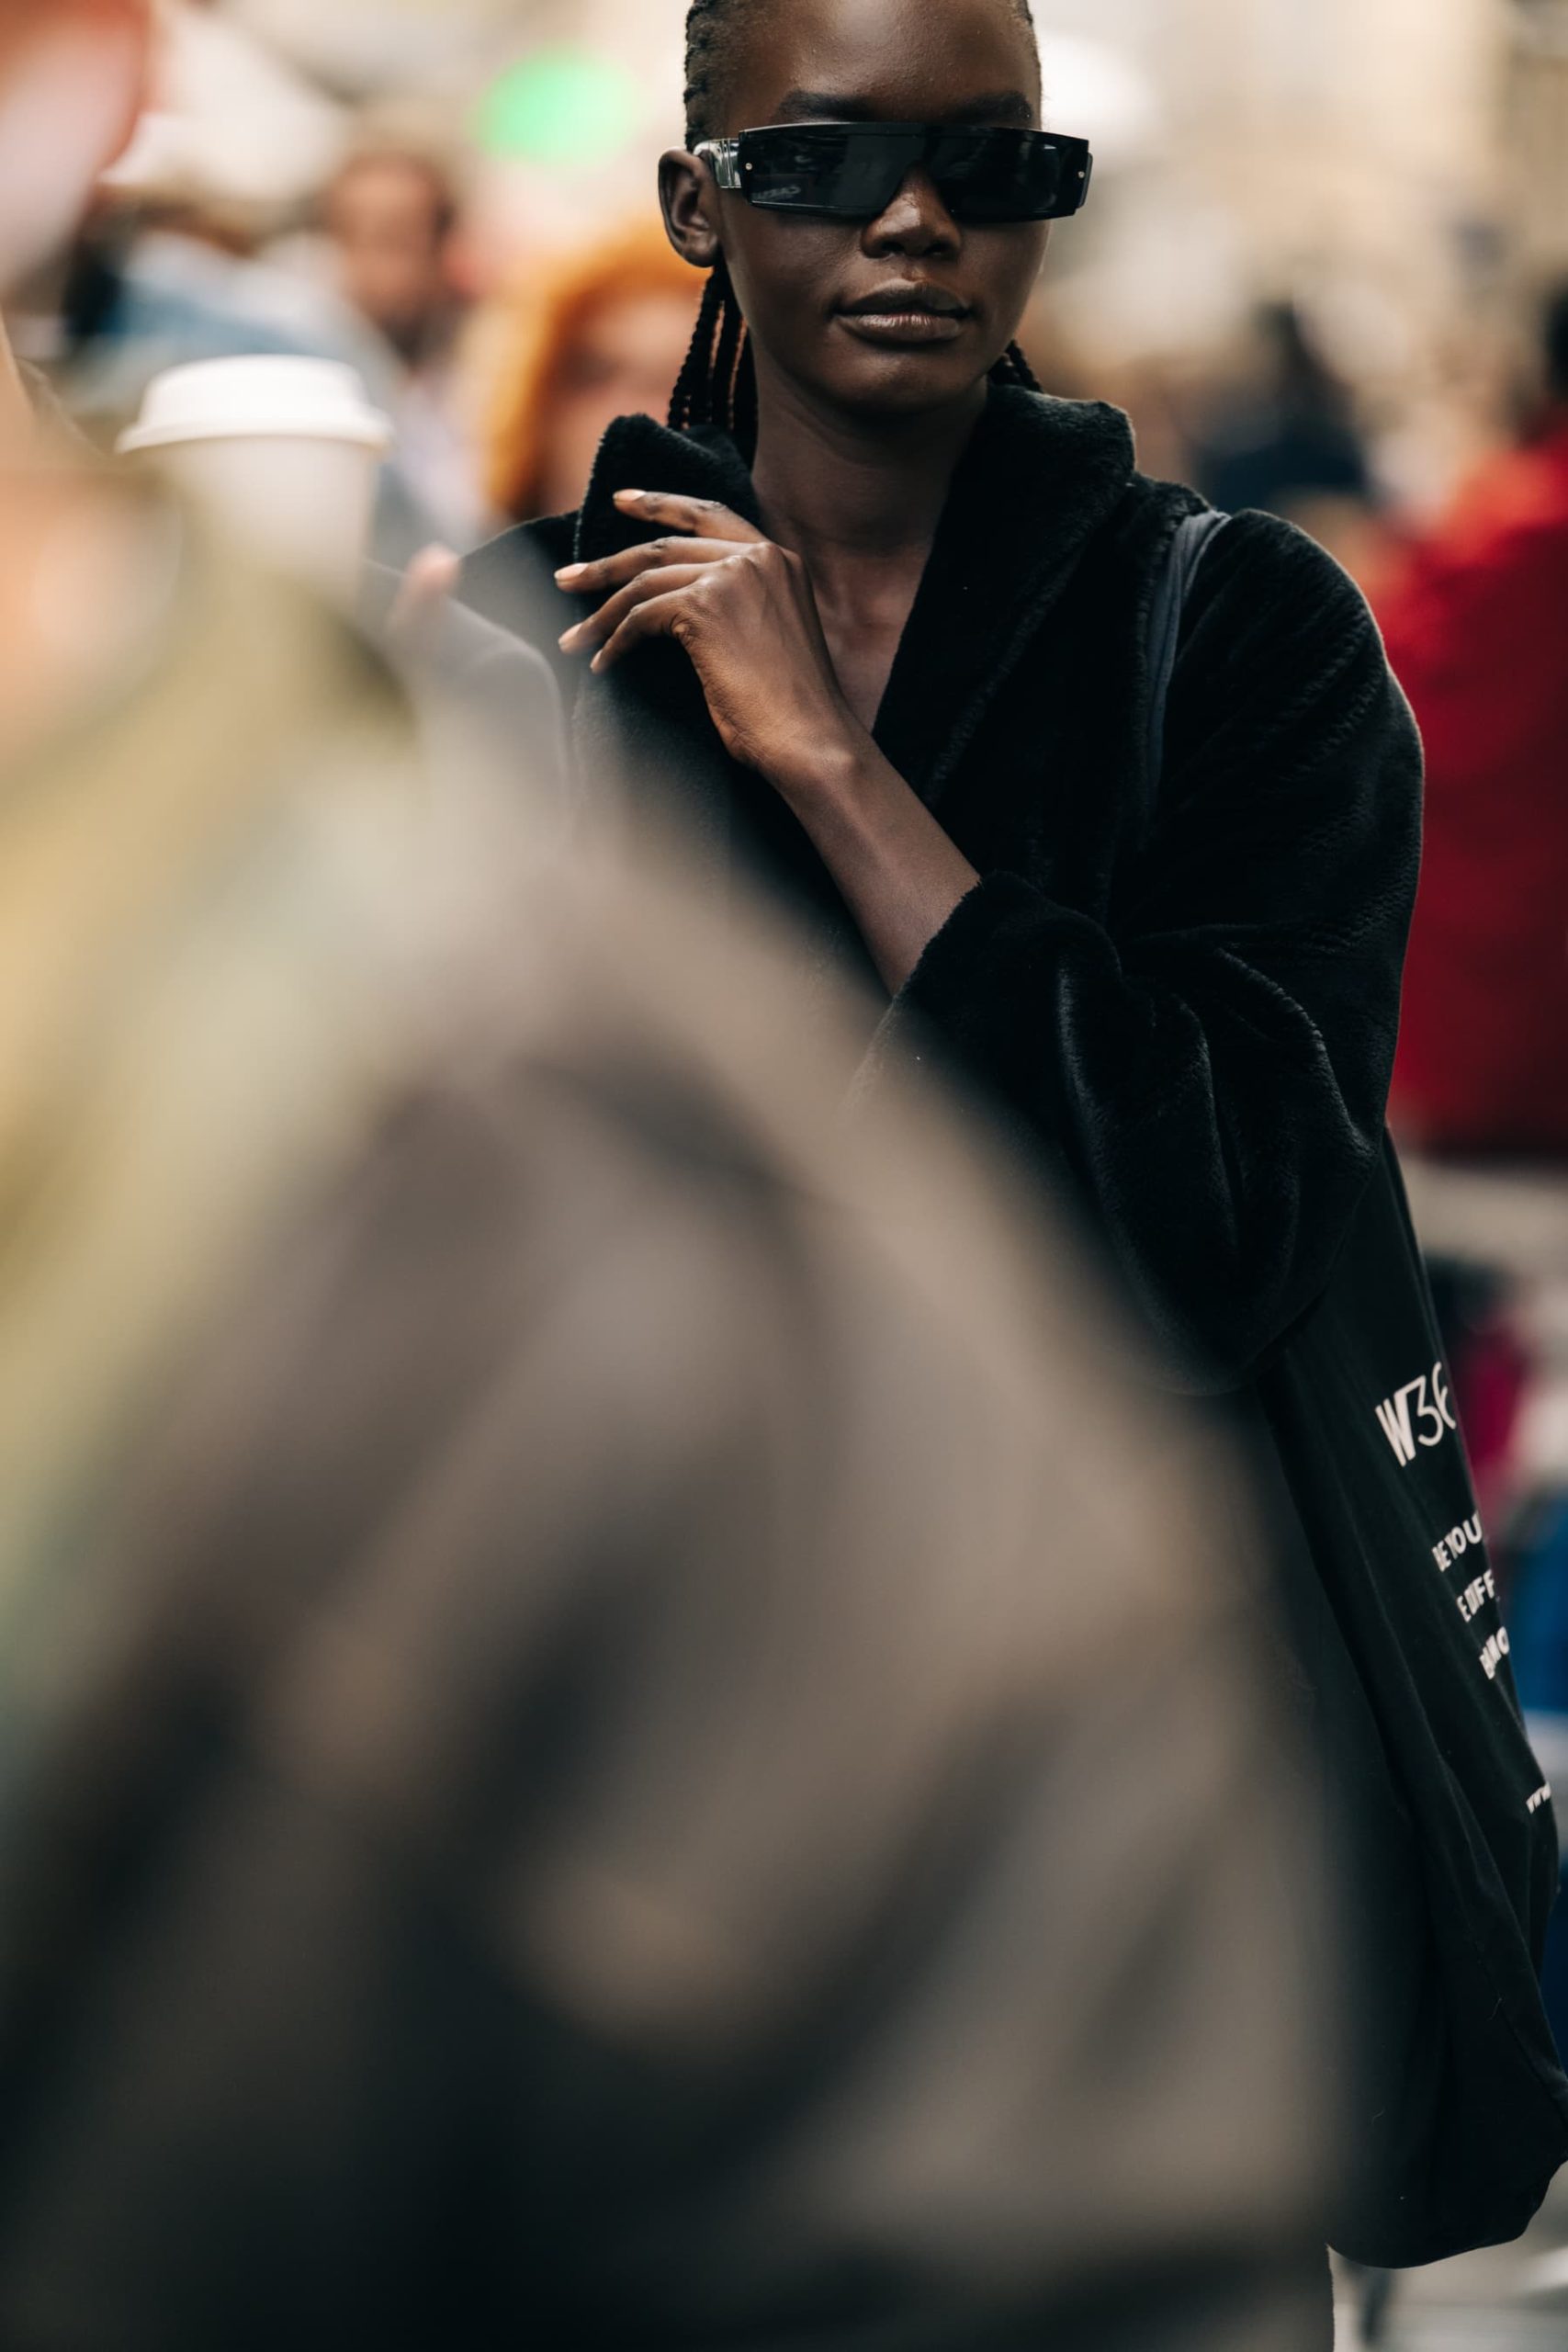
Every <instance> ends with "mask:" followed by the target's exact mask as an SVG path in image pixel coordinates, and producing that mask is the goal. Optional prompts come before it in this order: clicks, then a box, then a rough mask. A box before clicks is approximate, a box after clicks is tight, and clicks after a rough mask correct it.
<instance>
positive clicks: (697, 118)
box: [670, 0, 1041, 457]
mask: <svg viewBox="0 0 1568 2352" xmlns="http://www.w3.org/2000/svg"><path fill="white" fill-rule="evenodd" d="M773 5H776V0H691V6H690V7H689V8H688V10H687V13H686V144H687V146H688V147H695V146H697V145H699V144H700V142H701V141H703V140H705V139H715V138H717V136H718V135H719V126H720V124H721V123H722V121H723V119H724V108H725V101H726V98H727V96H728V88H729V84H730V81H731V79H732V76H733V74H734V70H735V61H736V58H737V56H738V55H739V49H740V44H741V40H742V39H743V37H744V34H745V31H746V28H747V26H748V25H749V24H750V22H751V21H752V19H753V18H755V17H759V16H760V15H761V12H762V10H763V9H764V8H766V7H768V6H773ZM1011 6H1012V7H1013V9H1014V11H1015V13H1016V14H1017V15H1018V16H1019V17H1021V19H1022V21H1023V22H1024V24H1026V25H1027V26H1028V28H1029V31H1030V36H1031V38H1032V37H1033V33H1034V18H1033V16H1032V13H1031V8H1030V0H1011ZM991 381H992V383H994V384H1011V385H1016V386H1018V387H1019V388H1020V389H1021V390H1024V391H1029V392H1037V391H1039V390H1040V389H1041V387H1040V385H1039V383H1038V381H1037V380H1036V379H1035V376H1034V373H1033V371H1032V368H1031V367H1030V365H1029V362H1028V360H1027V359H1026V358H1025V357H1024V356H1023V354H1022V352H1021V350H1020V349H1019V347H1018V345H1017V344H1016V343H1014V344H1010V345H1009V346H1008V348H1007V350H1006V351H1005V352H1004V353H1003V354H1002V356H1001V357H1000V358H999V359H998V362H997V364H996V366H995V367H994V368H992V370H991ZM670 423H671V427H672V429H673V430H674V431H675V432H677V433H690V432H692V431H693V430H694V428H696V427H698V426H701V425H716V426H717V427H718V428H719V429H720V430H721V431H722V432H726V433H728V434H730V435H732V436H733V438H734V439H735V440H736V441H737V442H738V443H739V447H741V449H742V450H743V451H744V452H745V454H746V455H747V456H748V457H750V456H751V455H752V454H753V453H754V452H755V449H756V446H757V369H756V363H755V361H754V359H753V357H752V354H751V337H750V332H749V330H748V328H747V325H746V321H745V318H744V316H743V314H742V312H741V309H740V304H739V301H738V300H737V299H736V293H735V288H734V287H733V285H732V284H731V282H730V277H729V270H728V266H727V265H726V262H725V259H724V256H723V254H720V255H719V257H718V260H717V261H716V264H715V265H714V268H713V270H712V273H711V275H710V276H709V278H708V282H707V284H706V286H705V288H704V289H703V300H702V307H701V309H700V310H699V311H698V312H697V324H696V332H695V333H694V335H693V337H692V345H691V349H690V350H689V351H688V352H687V354H686V359H685V365H684V366H683V367H682V370H681V373H680V375H679V377H678V378H677V379H676V382H675V390H674V395H673V397H672V398H671V402H670Z"/></svg>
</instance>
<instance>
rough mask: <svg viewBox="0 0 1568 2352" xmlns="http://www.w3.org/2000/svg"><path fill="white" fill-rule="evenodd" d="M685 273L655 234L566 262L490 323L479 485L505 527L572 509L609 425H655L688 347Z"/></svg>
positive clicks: (638, 233) (689, 292) (690, 304)
mask: <svg viewBox="0 0 1568 2352" xmlns="http://www.w3.org/2000/svg"><path fill="white" fill-rule="evenodd" d="M695 313H696V304H695V301H694V295H693V288H692V273H691V271H690V269H689V268H688V267H687V266H686V264H685V263H684V262H682V260H680V259H679V257H678V256H677V255H676V254H673V253H672V252H671V249H670V241H669V239H668V238H667V237H666V236H665V234H664V232H663V230H662V228H660V227H658V226H652V227H647V228H643V227H637V228H632V229H627V230H626V231H624V232H622V233H621V234H619V235H618V236H615V237H613V238H610V239H607V240H606V241H605V242H604V243H601V244H597V245H593V246H591V247H589V248H588V250H587V251H585V252H583V253H580V254H571V255H570V256H569V257H568V258H567V259H566V260H564V261H563V262H562V263H561V264H560V265H559V266H558V268H557V269H556V271H555V273H554V275H553V276H551V277H548V278H547V280H546V282H545V284H544V286H543V287H542V288H541V287H539V286H537V285H536V284H533V283H528V284H526V285H524V284H520V285H519V286H518V287H517V288H516V289H515V291H514V293H513V296H512V297H511V298H510V300H508V301H507V303H506V304H505V305H504V306H503V310H502V315H501V316H500V317H498V319H497V320H496V322H495V327H496V335H495V352H494V377H495V385H496V390H495V392H494V395H493V397H492V400H491V416H490V427H489V455H488V463H487V472H488V487H489V492H490V498H491V504H492V506H493V507H494V508H495V510H496V512H497V513H498V514H500V515H508V516H510V517H511V519H512V520H513V522H517V523H527V522H532V521H533V520H534V519H535V517H536V516H537V515H564V514H566V513H567V512H568V511H569V510H570V509H571V508H573V507H575V506H577V505H579V504H580V503H581V498H582V494H583V492H584V491H585V490H586V489H587V487H588V477H589V474H590V473H591V471H592V465H593V459H594V458H595V456H596V455H597V453H598V448H599V444H600V442H601V441H602V440H603V439H604V433H605V431H606V428H607V427H608V426H609V425H610V424H612V423H613V422H614V420H615V418H616V417H617V416H627V415H647V416H659V417H661V416H663V415H664V413H665V412H666V410H667V409H668V408H669V406H670V396H671V391H672V390H674V385H675V379H676V378H677V376H678V375H679V374H680V372H681V368H682V363H683V361H684V359H685V356H686V353H687V350H688V348H689V347H690V345H691V340H692V328H693V324H694V318H695Z"/></svg>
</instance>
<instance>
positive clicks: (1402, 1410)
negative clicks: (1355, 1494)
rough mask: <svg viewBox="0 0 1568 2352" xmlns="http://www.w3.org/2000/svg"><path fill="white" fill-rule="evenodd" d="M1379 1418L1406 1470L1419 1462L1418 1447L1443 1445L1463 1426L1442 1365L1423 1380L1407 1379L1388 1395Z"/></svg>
mask: <svg viewBox="0 0 1568 2352" xmlns="http://www.w3.org/2000/svg"><path fill="white" fill-rule="evenodd" d="M1378 1419H1379V1420H1380V1421H1381V1422H1382V1433H1383V1435H1384V1437H1386V1438H1387V1440H1388V1442H1389V1443H1390V1445H1392V1446H1393V1452H1394V1458H1395V1460H1396V1461H1398V1462H1399V1463H1400V1464H1402V1465H1403V1466H1404V1468H1405V1469H1408V1468H1409V1466H1410V1464H1411V1463H1413V1462H1414V1461H1415V1459H1416V1448H1417V1447H1418V1446H1423V1445H1424V1446H1427V1447H1428V1448H1430V1447H1433V1446H1438V1445H1441V1443H1442V1442H1443V1440H1444V1438H1446V1437H1447V1435H1448V1434H1449V1431H1450V1430H1457V1429H1458V1427H1459V1423H1458V1421H1457V1420H1456V1419H1454V1408H1453V1406H1452V1405H1451V1404H1450V1401H1449V1384H1448V1376H1447V1374H1445V1373H1444V1371H1443V1367H1442V1365H1441V1364H1440V1363H1435V1364H1434V1365H1433V1366H1432V1369H1431V1371H1430V1372H1429V1373H1427V1372H1424V1373H1423V1374H1421V1377H1420V1379H1419V1380H1407V1381H1406V1382H1405V1384H1404V1387H1403V1388H1397V1389H1395V1391H1394V1393H1393V1396H1392V1397H1384V1399H1383V1401H1382V1404H1381V1405H1380V1406H1379V1407H1378Z"/></svg>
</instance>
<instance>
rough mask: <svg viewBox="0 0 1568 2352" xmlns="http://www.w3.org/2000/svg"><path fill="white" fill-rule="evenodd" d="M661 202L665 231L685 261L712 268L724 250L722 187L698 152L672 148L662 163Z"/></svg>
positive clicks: (661, 159) (660, 175)
mask: <svg viewBox="0 0 1568 2352" xmlns="http://www.w3.org/2000/svg"><path fill="white" fill-rule="evenodd" d="M659 202H660V208H661V209H662V210H663V214H664V232H665V234H666V235H667V236H668V238H669V240H670V242H671V244H672V245H673V246H674V248H675V251H676V252H677V253H678V254H680V256H681V258H682V261H689V262H690V263H691V265H692V266H693V268H694V269H711V268H712V267H713V266H714V264H715V262H716V261H717V259H718V256H719V253H720V250H721V243H720V238H719V233H718V218H717V215H718V190H717V189H716V187H715V186H714V184H713V175H712V173H711V172H710V171H709V170H708V169H707V166H706V165H705V164H703V163H701V162H699V160H698V158H697V157H696V156H695V155H688V154H687V153H686V152H685V150H684V149H683V148H681V147H672V148H671V150H670V153H668V154H667V155H662V156H660V163H659Z"/></svg>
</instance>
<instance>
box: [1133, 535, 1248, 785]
mask: <svg viewBox="0 0 1568 2352" xmlns="http://www.w3.org/2000/svg"><path fill="white" fill-rule="evenodd" d="M1229 521H1230V516H1229V515H1221V514H1219V513H1218V512H1217V511H1215V510H1213V509H1205V511H1204V512H1203V513H1202V514H1201V515H1188V516H1187V518H1186V520H1185V521H1184V522H1181V523H1179V524H1178V525H1177V526H1176V530H1175V533H1174V535H1173V536H1172V538H1171V542H1170V547H1169V548H1168V552H1167V555H1166V563H1165V570H1164V571H1163V572H1162V573H1161V575H1160V579H1159V582H1158V584H1157V586H1156V589H1155V594H1154V602H1153V604H1152V605H1150V607H1149V635H1148V647H1149V740H1148V764H1147V768H1146V771H1145V773H1146V775H1147V778H1148V795H1149V812H1150V814H1151V816H1152V814H1153V813H1154V808H1155V803H1156V801H1157V799H1158V798H1159V788H1160V784H1161V781H1162V779H1163V777H1164V775H1165V718H1166V711H1167V709H1168V707H1169V703H1170V682H1171V680H1172V678H1173V677H1174V676H1175V675H1176V654H1177V649H1178V647H1179V645H1180V642H1181V622H1182V616H1183V615H1184V614H1185V612H1186V610H1187V600H1188V597H1189V596H1190V594H1191V593H1192V582H1194V580H1196V578H1197V576H1198V566H1199V565H1200V564H1201V562H1202V560H1203V557H1204V553H1205V551H1206V550H1207V548H1208V547H1209V544H1210V542H1211V540H1213V538H1214V537H1217V535H1218V534H1219V533H1220V532H1221V531H1223V530H1224V526H1225V525H1226V524H1227V523H1228V522H1229Z"/></svg>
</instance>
